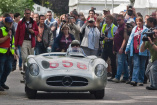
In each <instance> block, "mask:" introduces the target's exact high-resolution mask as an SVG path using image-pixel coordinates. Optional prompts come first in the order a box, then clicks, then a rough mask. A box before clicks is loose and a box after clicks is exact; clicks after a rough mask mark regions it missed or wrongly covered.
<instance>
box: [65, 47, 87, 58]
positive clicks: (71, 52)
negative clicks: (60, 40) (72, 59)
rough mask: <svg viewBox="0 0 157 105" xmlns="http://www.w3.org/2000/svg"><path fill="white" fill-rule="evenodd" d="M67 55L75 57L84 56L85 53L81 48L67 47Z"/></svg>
mask: <svg viewBox="0 0 157 105" xmlns="http://www.w3.org/2000/svg"><path fill="white" fill-rule="evenodd" d="M67 55H70V56H76V57H84V56H85V54H84V52H83V49H81V48H76V47H74V48H72V47H71V48H68V50H67Z"/></svg>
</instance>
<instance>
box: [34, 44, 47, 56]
mask: <svg viewBox="0 0 157 105" xmlns="http://www.w3.org/2000/svg"><path fill="white" fill-rule="evenodd" d="M46 52H47V49H46V48H45V46H44V44H43V43H42V42H36V46H35V55H38V54H42V53H46Z"/></svg>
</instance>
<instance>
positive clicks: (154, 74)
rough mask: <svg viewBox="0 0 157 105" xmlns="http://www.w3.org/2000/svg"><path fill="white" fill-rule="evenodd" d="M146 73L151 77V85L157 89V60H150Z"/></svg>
mask: <svg viewBox="0 0 157 105" xmlns="http://www.w3.org/2000/svg"><path fill="white" fill-rule="evenodd" d="M146 75H147V76H148V77H149V79H150V84H151V86H153V87H154V88H156V89H157V60H156V61H154V62H153V63H152V62H149V64H148V65H147V70H146Z"/></svg>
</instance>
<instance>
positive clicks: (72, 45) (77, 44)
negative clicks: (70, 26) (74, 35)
mask: <svg viewBox="0 0 157 105" xmlns="http://www.w3.org/2000/svg"><path fill="white" fill-rule="evenodd" d="M74 46H76V47H79V46H80V45H78V44H72V45H71V47H74Z"/></svg>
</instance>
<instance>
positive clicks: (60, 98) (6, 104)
mask: <svg viewBox="0 0 157 105" xmlns="http://www.w3.org/2000/svg"><path fill="white" fill-rule="evenodd" d="M20 79H22V75H21V74H20V72H19V71H18V70H16V71H14V72H11V74H10V75H9V77H8V80H7V82H6V84H7V85H8V86H9V87H10V89H9V90H6V91H4V92H0V105H62V104H64V105H84V104H86V105H157V91H151V90H146V89H145V87H146V86H147V85H149V83H148V84H146V85H145V86H142V87H140V86H137V87H133V86H131V85H129V84H125V83H113V82H108V83H107V87H106V88H105V97H104V98H103V99H101V100H97V99H95V97H94V95H91V94H89V93H88V92H84V93H53V92H52V93H47V92H38V94H37V97H36V99H33V100H30V99H28V98H27V97H26V95H25V92H24V84H21V83H20Z"/></svg>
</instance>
